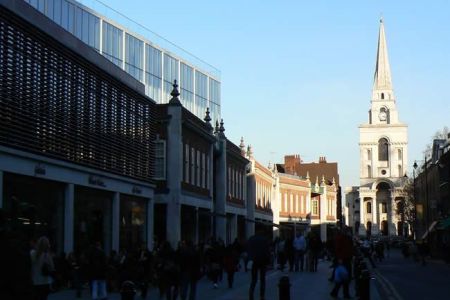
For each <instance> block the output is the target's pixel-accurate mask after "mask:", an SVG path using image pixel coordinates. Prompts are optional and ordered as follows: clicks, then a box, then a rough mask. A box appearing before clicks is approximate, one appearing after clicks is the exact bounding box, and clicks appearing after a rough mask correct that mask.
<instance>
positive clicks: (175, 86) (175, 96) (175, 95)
mask: <svg viewBox="0 0 450 300" xmlns="http://www.w3.org/2000/svg"><path fill="white" fill-rule="evenodd" d="M172 86H173V89H172V92H170V95H171V96H172V99H170V101H169V103H170V104H181V102H180V99H178V96H180V92H179V91H178V84H177V80H176V79H174V81H173V85H172Z"/></svg>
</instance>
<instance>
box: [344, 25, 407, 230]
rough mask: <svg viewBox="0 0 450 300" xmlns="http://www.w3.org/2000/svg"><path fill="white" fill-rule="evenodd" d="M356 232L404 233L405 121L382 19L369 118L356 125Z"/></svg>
mask: <svg viewBox="0 0 450 300" xmlns="http://www.w3.org/2000/svg"><path fill="white" fill-rule="evenodd" d="M359 150H360V186H359V199H358V202H359V203H358V204H359V208H360V211H359V220H357V219H354V220H355V223H356V224H352V225H354V226H355V228H356V227H357V228H358V229H357V231H358V233H359V235H363V236H371V235H385V236H392V235H403V234H404V233H405V231H407V229H406V228H405V226H403V224H404V222H403V220H402V216H401V213H400V210H401V207H402V203H403V200H404V197H405V195H404V192H403V186H404V184H405V180H406V178H405V174H406V171H407V162H408V125H407V124H405V123H403V122H401V121H400V119H399V114H398V110H397V105H396V98H395V94H394V89H393V85H392V76H391V70H390V65H389V58H388V51H387V43H386V36H385V31H384V24H383V20H381V21H380V29H379V36H378V49H377V58H376V66H375V74H374V82H373V89H372V99H371V105H370V110H369V114H368V120H367V122H366V123H364V124H361V125H360V126H359Z"/></svg>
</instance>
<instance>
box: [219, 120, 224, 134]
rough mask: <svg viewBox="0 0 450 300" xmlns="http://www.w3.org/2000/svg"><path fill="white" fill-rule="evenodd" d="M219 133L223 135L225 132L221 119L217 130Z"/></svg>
mask: <svg viewBox="0 0 450 300" xmlns="http://www.w3.org/2000/svg"><path fill="white" fill-rule="evenodd" d="M219 131H220V133H224V132H225V127H223V119H221V120H220V128H219Z"/></svg>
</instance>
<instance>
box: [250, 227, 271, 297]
mask: <svg viewBox="0 0 450 300" xmlns="http://www.w3.org/2000/svg"><path fill="white" fill-rule="evenodd" d="M248 253H249V257H250V259H251V260H252V261H253V264H252V279H251V283H250V289H249V299H250V300H253V293H254V291H255V287H256V282H257V281H258V273H259V276H260V278H259V280H260V283H259V287H260V291H259V294H260V299H261V300H264V299H265V298H264V294H265V290H266V269H267V265H268V264H269V262H270V242H269V240H268V239H267V238H266V237H265V236H264V232H263V231H262V230H259V231H258V232H257V233H256V234H255V235H254V236H252V237H251V238H250V239H249V240H248Z"/></svg>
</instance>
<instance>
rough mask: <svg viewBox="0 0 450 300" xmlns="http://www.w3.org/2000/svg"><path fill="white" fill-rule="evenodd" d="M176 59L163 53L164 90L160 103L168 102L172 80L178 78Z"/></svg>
mask: <svg viewBox="0 0 450 300" xmlns="http://www.w3.org/2000/svg"><path fill="white" fill-rule="evenodd" d="M178 62H179V61H178V60H177V59H175V58H173V57H172V56H170V55H167V54H164V92H163V99H162V103H168V102H169V100H170V98H171V97H172V96H170V92H171V91H172V89H173V87H172V84H173V81H174V80H176V81H178V82H179V78H178Z"/></svg>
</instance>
